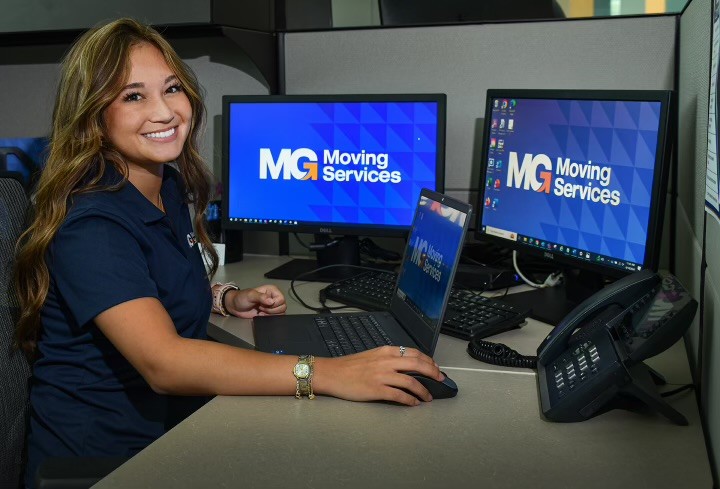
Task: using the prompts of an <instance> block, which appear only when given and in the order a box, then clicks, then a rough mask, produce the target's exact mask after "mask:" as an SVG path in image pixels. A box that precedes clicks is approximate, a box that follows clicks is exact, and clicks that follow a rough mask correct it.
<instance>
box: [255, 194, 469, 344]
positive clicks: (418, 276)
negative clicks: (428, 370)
mask: <svg viewBox="0 0 720 489" xmlns="http://www.w3.org/2000/svg"><path fill="white" fill-rule="evenodd" d="M471 209H472V207H471V206H470V205H468V204H465V203H463V202H459V201H457V200H455V199H452V198H450V197H448V196H446V195H443V194H440V193H437V192H433V191H431V190H428V189H423V190H422V192H421V193H420V198H419V201H418V205H417V208H416V210H415V217H414V219H413V223H412V227H411V229H410V236H409V238H408V242H407V246H406V247H405V255H404V257H403V261H402V265H401V268H400V272H399V273H398V279H397V283H396V284H395V292H394V294H393V298H392V301H391V303H390V310H389V311H382V312H358V313H341V314H298V315H292V314H289V315H285V316H257V317H255V318H254V319H253V333H254V335H255V348H256V349H257V350H260V351H264V352H269V353H280V354H290V355H305V354H310V355H317V356H321V357H330V356H341V355H346V354H350V353H354V352H355V351H364V350H368V349H371V348H374V347H375V346H381V345H382V344H390V345H402V346H408V347H413V348H417V349H419V350H420V351H422V352H423V353H426V354H428V355H432V354H433V352H434V351H435V345H436V344H437V339H438V335H439V334H440V326H441V324H442V318H443V315H444V313H445V308H446V306H447V302H448V297H449V295H450V289H451V287H452V283H453V278H454V276H455V270H456V269H457V264H458V259H459V258H460V252H461V250H462V245H463V242H464V238H465V231H466V230H467V226H468V222H469V221H470V212H471ZM343 335H344V336H345V337H346V338H345V339H342V336H343ZM378 343H379V344H378Z"/></svg>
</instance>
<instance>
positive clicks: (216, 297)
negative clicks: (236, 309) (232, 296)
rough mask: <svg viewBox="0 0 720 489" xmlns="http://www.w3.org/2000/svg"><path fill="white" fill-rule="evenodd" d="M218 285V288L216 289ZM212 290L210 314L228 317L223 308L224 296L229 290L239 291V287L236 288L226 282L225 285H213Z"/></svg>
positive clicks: (226, 311)
mask: <svg viewBox="0 0 720 489" xmlns="http://www.w3.org/2000/svg"><path fill="white" fill-rule="evenodd" d="M218 285H219V286H220V287H217V286H218ZM212 289H213V291H212V299H213V305H212V312H214V313H217V314H220V315H222V316H229V315H230V313H229V312H228V310H227V309H226V308H225V294H227V293H228V292H229V291H231V290H238V289H240V287H238V286H237V285H235V284H234V283H232V282H228V283H226V284H221V283H215V284H213V286H212Z"/></svg>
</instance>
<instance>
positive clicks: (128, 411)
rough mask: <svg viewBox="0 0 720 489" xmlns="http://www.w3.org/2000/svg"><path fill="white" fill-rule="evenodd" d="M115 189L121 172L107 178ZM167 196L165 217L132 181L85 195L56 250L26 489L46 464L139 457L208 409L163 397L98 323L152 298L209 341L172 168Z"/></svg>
mask: <svg viewBox="0 0 720 489" xmlns="http://www.w3.org/2000/svg"><path fill="white" fill-rule="evenodd" d="M119 178H120V177H119V175H118V173H117V172H116V170H114V169H113V168H111V169H109V170H108V171H107V173H106V175H105V181H113V180H114V181H117V180H118V179H119ZM161 196H162V201H163V205H164V207H165V212H166V214H163V213H162V212H161V211H160V210H159V209H158V208H156V207H155V206H154V205H153V204H152V203H150V202H149V201H148V200H147V199H146V198H145V197H144V196H143V195H142V194H141V193H140V191H139V190H137V188H135V187H134V186H133V185H132V184H131V183H129V182H127V183H126V184H125V185H124V186H123V187H122V188H121V189H120V190H119V191H115V192H111V191H106V190H103V191H98V192H91V193H87V194H83V195H80V196H78V197H76V198H75V200H74V203H73V205H72V207H71V209H70V211H69V213H68V216H67V218H66V219H65V222H64V223H63V225H62V226H61V227H60V229H59V231H58V233H57V235H56V236H55V238H54V240H53V242H52V244H51V246H50V248H49V250H48V254H47V263H48V268H49V271H50V288H49V291H48V295H47V299H46V301H45V304H44V307H43V309H42V311H41V319H42V333H41V336H40V339H39V342H38V350H39V353H40V356H39V359H38V360H37V362H36V363H35V365H34V367H33V379H32V385H31V390H30V403H31V414H30V434H29V440H28V458H29V460H28V471H27V477H26V483H27V484H28V485H30V486H31V485H32V475H31V474H34V473H35V470H36V468H37V466H38V465H39V464H40V462H41V461H42V460H43V459H44V458H46V457H48V456H73V455H82V456H131V455H133V454H135V453H137V452H138V451H140V450H141V449H143V448H144V447H146V446H147V445H148V444H150V443H151V442H153V441H154V440H155V439H157V438H158V437H159V436H161V435H162V434H163V433H165V432H166V431H167V430H168V429H170V428H171V427H172V426H174V425H175V424H177V423H178V422H179V421H181V420H182V419H184V418H185V417H187V416H188V415H189V414H190V413H192V412H193V411H194V410H196V409H197V408H198V407H200V406H201V405H202V403H204V402H206V401H207V398H205V397H180V396H168V395H161V394H157V393H155V392H154V391H153V390H152V389H151V388H150V386H149V385H148V383H147V382H146V381H145V379H144V378H143V377H142V376H141V375H140V374H139V372H138V371H137V370H135V368H133V366H132V365H131V364H130V363H129V362H128V361H127V360H126V359H125V358H124V357H123V356H122V355H121V354H120V352H119V351H118V350H117V349H116V348H115V347H114V346H113V345H112V343H110V341H109V340H108V339H107V338H106V337H105V336H104V335H103V334H102V332H101V331H100V330H99V329H98V327H97V326H96V325H95V323H94V318H95V317H96V316H97V315H98V314H100V313H101V312H103V311H105V310H107V309H109V308H111V307H113V306H115V305H118V304H121V303H123V302H126V301H129V300H132V299H137V298H140V297H155V298H157V299H159V300H160V302H161V303H162V304H163V306H165V309H166V310H167V312H168V313H169V315H170V317H171V318H172V320H173V323H174V324H175V327H176V329H177V332H178V334H179V335H181V336H184V337H186V338H206V336H207V321H208V319H209V315H210V310H211V306H212V299H211V292H210V283H209V281H208V279H207V276H206V273H205V268H204V265H203V262H202V258H201V256H200V253H199V250H198V245H197V243H196V241H195V235H194V234H193V229H192V222H191V219H190V214H189V211H188V206H187V204H186V203H185V202H184V199H183V193H182V189H181V184H180V177H179V174H178V173H177V171H176V170H174V169H173V168H172V167H170V166H167V165H166V166H165V169H164V177H163V184H162V189H161ZM139 340H140V341H142V338H139Z"/></svg>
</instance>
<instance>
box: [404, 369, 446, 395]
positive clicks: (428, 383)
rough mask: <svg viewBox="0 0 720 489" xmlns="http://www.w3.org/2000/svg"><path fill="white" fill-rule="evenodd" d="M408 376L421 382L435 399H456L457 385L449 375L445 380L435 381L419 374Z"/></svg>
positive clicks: (411, 373)
mask: <svg viewBox="0 0 720 489" xmlns="http://www.w3.org/2000/svg"><path fill="white" fill-rule="evenodd" d="M442 374H443V375H445V372H442ZM408 375H409V376H410V377H412V378H414V379H415V380H417V381H418V382H420V383H421V384H422V385H423V386H424V387H425V388H426V389H427V390H428V392H430V395H431V396H433V399H447V398H449V397H455V396H456V395H457V393H458V386H457V384H456V383H455V381H454V380H452V379H451V378H450V377H448V376H447V375H445V379H443V380H435V379H433V378H430V377H426V376H424V375H422V374H419V373H417V372H408Z"/></svg>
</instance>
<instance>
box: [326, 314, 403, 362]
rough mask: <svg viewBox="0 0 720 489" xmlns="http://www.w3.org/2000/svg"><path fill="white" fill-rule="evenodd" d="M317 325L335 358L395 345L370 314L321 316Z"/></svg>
mask: <svg viewBox="0 0 720 489" xmlns="http://www.w3.org/2000/svg"><path fill="white" fill-rule="evenodd" d="M315 323H316V324H317V326H318V329H320V333H321V334H322V337H323V339H324V340H325V344H326V345H327V347H328V349H329V350H330V354H331V355H332V356H334V357H340V356H343V355H351V354H353V353H359V352H361V351H365V350H370V349H372V348H375V347H378V346H384V345H392V344H393V342H392V340H390V337H389V336H388V335H387V333H386V332H385V330H384V329H383V328H382V326H380V324H379V323H378V322H377V319H375V317H373V316H372V315H369V314H358V315H352V316H348V315H342V316H319V317H316V318H315Z"/></svg>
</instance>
